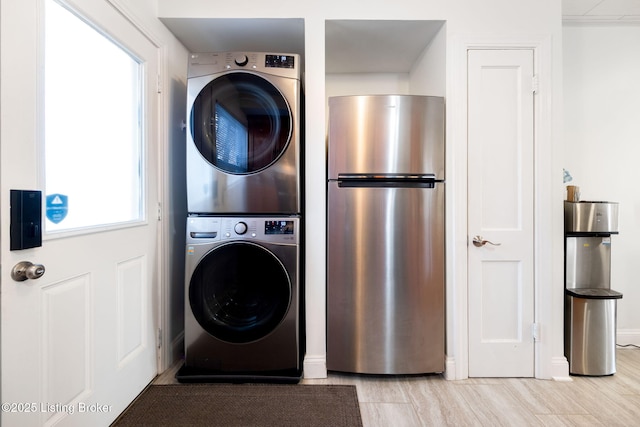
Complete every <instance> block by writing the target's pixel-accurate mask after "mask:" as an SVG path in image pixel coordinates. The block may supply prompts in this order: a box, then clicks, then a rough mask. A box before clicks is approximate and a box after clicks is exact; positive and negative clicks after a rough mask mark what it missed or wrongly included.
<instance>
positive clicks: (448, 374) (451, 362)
mask: <svg viewBox="0 0 640 427" xmlns="http://www.w3.org/2000/svg"><path fill="white" fill-rule="evenodd" d="M444 379H445V380H447V381H453V380H457V379H462V378H456V359H455V358H453V357H450V356H447V357H446V359H445V361H444Z"/></svg>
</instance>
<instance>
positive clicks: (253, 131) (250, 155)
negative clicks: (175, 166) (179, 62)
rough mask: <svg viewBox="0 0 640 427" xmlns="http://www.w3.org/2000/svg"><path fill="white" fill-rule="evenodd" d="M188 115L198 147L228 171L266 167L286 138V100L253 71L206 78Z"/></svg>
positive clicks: (288, 125)
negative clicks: (209, 80)
mask: <svg viewBox="0 0 640 427" xmlns="http://www.w3.org/2000/svg"><path fill="white" fill-rule="evenodd" d="M190 114H191V116H190V125H191V136H192V138H193V141H194V143H195V145H196V148H197V149H198V151H200V153H201V154H202V156H203V157H204V158H205V159H206V160H207V161H208V162H209V163H211V164H212V165H213V166H215V167H216V168H218V169H220V170H222V171H225V172H228V173H232V174H239V175H243V174H252V173H257V172H259V171H261V170H263V169H265V168H267V167H269V166H270V165H271V164H273V163H274V162H275V161H277V160H278V158H280V156H281V155H282V153H283V152H284V151H285V150H286V148H287V145H288V143H289V140H290V139H291V133H292V126H293V124H292V118H291V110H290V108H289V105H288V104H287V102H286V100H285V98H284V96H283V95H282V93H281V92H280V91H279V90H278V89H277V88H276V87H275V86H274V85H272V84H271V83H270V82H268V81H267V80H265V79H264V78H262V77H259V76H257V75H255V74H250V73H229V74H226V75H224V76H221V77H218V78H216V79H215V80H213V81H211V82H210V83H209V84H207V85H206V86H205V87H204V88H203V89H202V90H201V91H200V93H199V94H198V96H197V97H196V99H195V100H194V103H193V107H192V109H191V113H190Z"/></svg>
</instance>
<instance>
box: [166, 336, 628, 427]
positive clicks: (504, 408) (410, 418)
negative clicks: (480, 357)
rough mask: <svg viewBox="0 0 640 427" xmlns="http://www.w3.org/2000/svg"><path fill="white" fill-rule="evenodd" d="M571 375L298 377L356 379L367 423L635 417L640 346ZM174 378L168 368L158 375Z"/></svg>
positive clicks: (593, 422)
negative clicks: (608, 369)
mask: <svg viewBox="0 0 640 427" xmlns="http://www.w3.org/2000/svg"><path fill="white" fill-rule="evenodd" d="M571 378H572V380H573V381H567V382H564V381H562V382H561V381H550V380H537V379H522V378H473V379H468V380H463V381H446V380H444V379H443V378H442V377H441V376H440V375H432V376H419V377H413V376H412V377H379V376H357V375H347V374H336V373H329V377H328V378H326V379H304V380H303V381H302V384H354V385H355V386H356V387H357V391H358V400H359V401H360V411H361V414H362V421H363V423H364V426H365V427H378V426H380V427H388V426H394V427H405V426H406V427H414V426H498V425H500V426H577V425H582V426H636V425H640V350H639V349H618V351H617V373H616V374H615V375H612V376H606V377H579V376H572V377H571ZM167 382H168V383H173V382H175V379H173V374H171V372H170V371H168V372H167V373H165V374H163V375H161V376H160V377H158V380H157V381H156V383H167Z"/></svg>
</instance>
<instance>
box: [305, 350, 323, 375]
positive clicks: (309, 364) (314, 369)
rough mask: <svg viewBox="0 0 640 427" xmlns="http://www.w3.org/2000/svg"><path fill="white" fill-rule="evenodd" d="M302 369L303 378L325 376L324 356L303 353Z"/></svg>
mask: <svg viewBox="0 0 640 427" xmlns="http://www.w3.org/2000/svg"><path fill="white" fill-rule="evenodd" d="M303 369H304V372H303V376H304V378H327V358H326V356H312V355H308V354H307V355H305V356H304V363H303Z"/></svg>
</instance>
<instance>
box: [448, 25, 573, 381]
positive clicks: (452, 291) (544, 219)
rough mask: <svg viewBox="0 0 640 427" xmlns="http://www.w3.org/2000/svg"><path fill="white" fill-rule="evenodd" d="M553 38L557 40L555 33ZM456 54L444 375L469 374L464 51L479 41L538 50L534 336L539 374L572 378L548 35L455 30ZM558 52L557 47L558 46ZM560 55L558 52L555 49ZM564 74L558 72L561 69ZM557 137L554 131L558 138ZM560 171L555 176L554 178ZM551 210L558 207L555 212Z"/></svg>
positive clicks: (452, 60) (481, 45) (484, 45)
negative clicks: (478, 34) (565, 322)
mask: <svg viewBox="0 0 640 427" xmlns="http://www.w3.org/2000/svg"><path fill="white" fill-rule="evenodd" d="M556 43H558V42H557V41H556ZM451 45H452V47H453V48H452V52H453V53H452V54H451V55H450V56H449V57H448V59H447V62H448V64H447V65H448V66H447V69H450V70H454V72H453V75H452V84H450V85H448V94H447V96H448V98H449V99H451V100H454V101H453V102H449V103H448V105H449V106H450V108H452V107H451V106H455V109H454V110H453V111H448V117H449V118H451V120H449V121H448V122H449V123H450V126H449V127H448V131H447V139H448V141H450V144H449V147H448V150H447V170H448V171H452V172H450V174H449V177H448V178H449V180H450V181H449V182H450V184H449V187H448V197H447V199H446V209H447V212H449V214H448V218H447V219H448V221H447V230H446V232H447V235H448V236H450V237H449V238H448V239H447V240H448V242H449V243H450V244H449V245H448V246H447V331H448V332H447V359H446V378H447V379H466V378H468V376H469V336H468V333H469V328H468V321H469V316H468V307H469V304H471V303H472V302H471V301H469V300H468V261H467V259H468V258H467V256H468V250H469V246H470V242H469V240H468V238H469V237H468V236H469V233H470V232H469V230H468V225H467V224H468V222H467V219H468V203H467V192H468V188H467V179H468V174H467V156H468V150H467V144H468V138H467V111H468V103H467V95H468V90H467V72H468V64H467V51H468V50H475V49H501V50H509V49H529V50H532V51H533V54H534V75H536V76H537V79H538V85H537V92H536V95H535V106H534V159H533V161H534V182H535V189H534V194H533V197H534V221H535V225H534V258H535V259H534V321H535V322H536V323H537V324H538V327H539V337H538V339H537V340H536V342H535V343H534V361H535V362H534V364H535V366H534V376H535V378H545V379H568V378H569V366H568V363H567V360H566V358H565V357H564V348H563V313H564V306H563V304H564V297H563V285H562V280H563V279H562V251H563V246H562V245H563V244H562V222H561V220H562V218H561V214H560V212H562V181H561V179H562V167H561V166H559V162H558V159H557V158H556V157H557V156H556V155H555V153H557V152H558V151H559V150H557V149H556V150H554V149H553V145H554V144H553V143H554V142H555V141H554V135H553V132H552V129H554V128H557V126H556V125H555V122H554V120H557V119H555V118H554V114H553V113H554V111H555V113H556V114H555V115H556V116H558V114H559V112H558V111H557V110H559V109H560V106H561V103H559V102H557V101H556V102H555V103H554V102H552V100H553V96H552V90H553V89H554V86H555V87H559V82H556V83H555V84H554V82H553V81H552V75H553V72H552V71H553V69H554V68H559V66H560V65H559V64H554V63H553V61H554V60H555V58H554V56H553V53H554V51H553V48H552V46H553V43H552V40H551V37H548V36H547V37H541V38H538V39H535V38H534V39H522V38H521V37H519V36H516V37H497V38H486V37H473V36H458V37H453V40H452V43H451ZM556 50H557V51H558V52H559V48H556ZM556 56H559V54H557V55H556ZM557 74H559V73H557ZM558 138H559V136H558V135H555V139H556V140H557V139H558ZM555 177H557V179H554V178H555ZM554 212H558V214H557V215H554Z"/></svg>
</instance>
